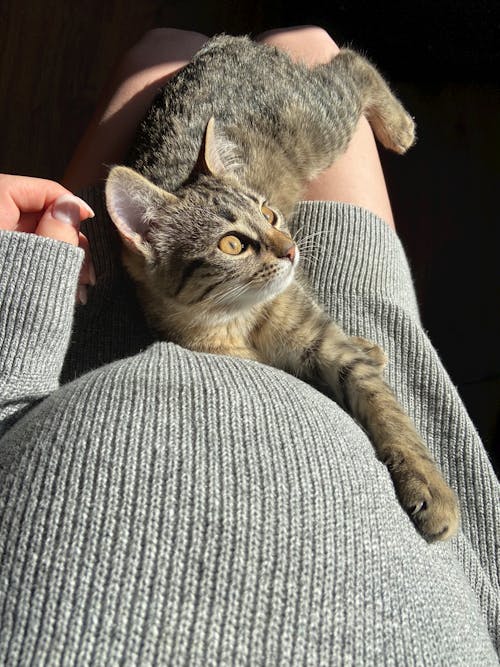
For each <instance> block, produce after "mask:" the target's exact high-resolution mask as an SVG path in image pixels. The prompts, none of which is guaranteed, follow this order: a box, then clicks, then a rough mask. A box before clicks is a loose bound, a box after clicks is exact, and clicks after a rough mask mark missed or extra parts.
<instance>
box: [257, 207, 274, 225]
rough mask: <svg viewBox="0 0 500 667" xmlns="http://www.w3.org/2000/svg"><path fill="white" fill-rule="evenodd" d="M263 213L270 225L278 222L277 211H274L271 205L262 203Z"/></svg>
mask: <svg viewBox="0 0 500 667" xmlns="http://www.w3.org/2000/svg"><path fill="white" fill-rule="evenodd" d="M260 210H261V211H262V215H263V216H264V217H265V219H266V220H267V221H268V223H269V224H270V225H275V224H276V222H277V218H276V213H275V212H274V211H272V210H271V209H270V208H269V207H267V206H265V205H264V204H263V205H262V207H261V209H260Z"/></svg>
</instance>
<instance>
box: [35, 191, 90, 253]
mask: <svg viewBox="0 0 500 667" xmlns="http://www.w3.org/2000/svg"><path fill="white" fill-rule="evenodd" d="M89 217H94V212H93V211H92V209H91V208H90V206H88V204H86V203H85V202H84V201H83V200H82V199H80V198H79V197H75V195H72V194H69V193H65V194H62V195H61V196H60V197H58V198H57V199H56V200H55V201H54V203H53V204H52V205H51V206H49V208H48V209H47V210H46V211H45V213H44V214H43V215H42V217H41V218H40V221H39V223H38V225H37V227H36V229H35V234H38V235H39V236H47V237H48V238H51V239H55V240H57V241H65V242H66V243H71V244H72V245H76V246H77V245H78V244H79V236H78V232H79V231H80V222H81V221H82V220H85V219H86V218H89Z"/></svg>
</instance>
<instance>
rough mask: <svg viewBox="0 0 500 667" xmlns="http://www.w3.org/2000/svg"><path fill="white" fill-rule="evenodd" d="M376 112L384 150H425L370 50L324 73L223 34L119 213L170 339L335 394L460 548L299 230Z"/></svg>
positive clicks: (111, 187)
mask: <svg viewBox="0 0 500 667" xmlns="http://www.w3.org/2000/svg"><path fill="white" fill-rule="evenodd" d="M362 114H364V115H365V116H366V117H367V118H368V119H369V121H370V123H371V125H372V127H373V129H374V131H375V134H376V135H377V137H378V139H379V140H380V141H381V142H382V143H383V144H384V146H386V147H388V148H391V149H392V150H395V151H397V152H400V153H403V152H404V151H405V150H406V149H407V148H408V147H409V146H410V145H411V144H412V143H413V140H414V125H413V121H412V120H411V118H410V117H409V116H408V114H407V113H406V112H405V110H404V109H403V107H402V106H401V104H400V103H399V102H398V101H397V100H396V98H395V97H394V96H393V94H392V93H391V92H390V90H389V88H388V87H387V85H386V83H385V82H384V80H383V79H382V78H381V76H380V75H379V74H378V72H377V71H376V70H375V68H374V67H373V66H372V65H371V64H370V63H368V62H367V61H366V60H365V59H364V58H362V57H361V56H360V55H358V54H357V53H354V52H353V51H350V50H342V51H341V52H340V53H339V55H338V56H337V57H335V58H334V59H333V60H332V61H331V62H330V63H328V64H326V65H319V66H317V67H315V68H314V69H312V70H310V69H307V68H306V67H305V66H303V65H301V64H295V63H292V61H291V60H290V59H289V58H288V56H287V55H285V54H284V53H282V52H280V51H278V50H276V49H274V48H272V47H269V46H265V45H259V44H256V43H254V42H252V41H250V40H249V39H248V38H246V37H229V36H218V37H215V38H213V39H212V40H210V41H209V42H208V43H207V44H206V45H205V46H204V47H203V48H202V49H201V51H199V52H198V53H197V54H196V56H195V57H194V58H193V60H192V61H191V63H189V64H188V65H187V66H186V67H185V68H184V69H183V70H181V71H180V72H179V73H178V74H177V75H176V76H175V77H174V78H172V79H171V80H170V81H169V82H168V83H167V85H166V86H165V87H164V88H163V90H162V91H161V92H160V94H159V96H158V97H157V99H156V100H155V102H154V103H153V106H152V108H151V109H150V111H149V112H148V114H147V116H146V118H145V120H144V122H143V123H142V125H141V127H140V129H139V132H138V136H137V139H136V142H135V144H134V147H133V149H132V152H131V154H130V156H129V159H128V165H129V166H128V167H124V166H118V167H115V168H114V169H112V170H111V172H110V174H109V177H108V181H107V185H106V197H107V205H108V210H109V213H110V215H111V218H112V220H113V221H114V223H115V225H116V227H117V229H118V231H119V233H120V235H121V238H122V241H123V251H124V252H123V258H124V263H125V265H126V267H127V269H128V271H129V272H130V274H131V276H132V277H133V279H134V280H135V282H136V284H137V288H138V293H139V297H140V299H141V301H142V304H143V306H144V309H145V312H146V313H147V316H148V317H149V319H150V321H151V323H152V324H153V326H154V327H155V328H156V329H157V330H158V332H159V333H160V335H161V336H163V337H164V338H166V339H168V340H171V341H175V342H176V343H179V344H180V345H183V346H185V347H187V348H190V349H192V350H198V351H202V352H212V353H216V354H229V355H236V356H239V357H244V358H246V359H253V360H256V361H260V362H263V363H266V364H270V365H273V366H276V367H278V368H281V369H284V370H286V371H289V372H291V373H293V374H295V375H298V376H299V377H301V378H303V379H305V380H307V381H311V382H314V383H316V384H318V383H319V384H322V385H324V387H325V388H326V389H327V391H328V392H329V393H330V394H331V395H333V397H334V398H335V399H336V400H337V401H338V402H339V403H340V404H341V405H343V406H344V407H345V408H346V409H348V410H349V411H350V412H351V414H352V415H353V416H354V418H355V419H356V420H358V421H359V423H360V424H361V425H362V426H363V427H364V428H365V429H366V431H367V432H368V433H369V435H370V437H371V440H372V442H373V444H374V447H375V450H376V453H377V456H378V457H379V458H380V459H381V460H382V461H384V462H385V463H386V465H387V466H388V468H389V470H390V472H391V474H392V479H393V481H394V485H395V488H396V492H397V494H398V497H399V500H400V502H401V504H402V506H403V507H404V509H405V510H406V511H407V512H408V514H409V515H410V517H411V518H412V520H413V521H414V523H415V525H416V526H417V528H418V529H419V530H420V532H421V533H422V535H423V536H424V537H425V538H427V539H428V540H429V541H432V540H439V539H446V538H448V537H449V536H451V535H452V534H453V533H454V532H455V530H456V528H457V524H458V510H457V504H456V500H455V497H454V494H453V492H452V491H451V489H450V488H449V487H448V486H447V484H446V483H445V481H444V480H443V478H442V477H441V475H440V473H439V472H438V470H437V468H436V466H435V464H434V462H433V461H432V459H431V457H430V454H429V453H428V451H427V449H426V447H425V445H424V444H423V442H422V440H421V438H420V436H419V435H418V433H417V432H416V430H415V427H414V425H413V424H412V422H411V420H410V418H409V417H408V416H407V415H406V414H405V413H404V411H403V409H402V408H401V406H400V405H399V403H398V402H397V400H396V398H395V396H394V394H393V392H392V391H391V389H390V388H389V387H388V385H387V384H386V383H385V382H384V380H383V378H382V370H383V367H384V365H385V355H384V353H383V352H382V350H381V349H380V348H379V347H377V346H376V345H375V344H374V343H371V342H369V341H367V340H364V339H362V338H354V337H349V336H347V335H346V334H345V333H344V332H343V331H342V330H341V329H340V327H339V326H338V325H337V324H335V323H334V322H332V321H331V320H330V319H329V317H328V316H327V315H326V314H325V313H324V312H323V310H322V309H321V308H320V307H319V306H318V305H317V304H316V303H315V301H314V299H313V298H312V296H311V295H310V293H309V291H308V289H307V287H306V285H305V283H304V280H303V279H302V278H301V277H300V276H299V274H298V271H297V264H298V260H299V249H298V247H297V245H296V244H295V241H294V240H293V239H292V238H291V236H290V232H289V230H288V228H287V224H286V219H287V217H288V216H289V215H290V214H291V212H292V211H293V208H294V206H295V204H296V203H297V201H298V200H299V199H300V196H301V193H302V191H303V188H304V185H305V183H306V182H307V181H309V180H311V179H312V178H314V177H315V176H316V175H317V174H319V173H320V172H321V171H322V170H324V169H325V168H326V167H328V166H329V165H331V164H332V163H333V162H334V160H335V159H336V158H337V157H338V156H339V155H340V154H342V152H343V151H344V150H345V149H346V147H347V145H348V143H349V140H350V138H351V136H352V134H353V131H354V129H355V127H356V124H357V122H358V120H359V118H360V116H361V115H362ZM130 167H133V169H131V168H130Z"/></svg>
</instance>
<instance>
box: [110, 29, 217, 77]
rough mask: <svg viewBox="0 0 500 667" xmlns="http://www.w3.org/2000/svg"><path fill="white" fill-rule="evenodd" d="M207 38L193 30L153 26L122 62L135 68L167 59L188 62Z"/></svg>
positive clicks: (149, 65)
mask: <svg viewBox="0 0 500 667" xmlns="http://www.w3.org/2000/svg"><path fill="white" fill-rule="evenodd" d="M207 40H208V37H207V35H203V34H202V33H199V32H194V31H192V30H179V29H177V28H152V29H151V30H148V31H147V32H145V33H144V35H142V37H141V38H140V39H139V41H138V42H136V43H135V44H134V45H133V46H132V48H131V49H129V51H127V53H126V54H125V55H124V57H123V59H122V62H124V63H125V64H126V65H127V66H128V67H130V68H133V69H139V68H147V67H151V66H152V65H156V64H159V63H161V62H167V61H178V62H187V61H189V60H191V58H192V57H193V56H194V54H195V53H196V52H197V51H198V50H199V49H200V48H201V47H202V46H203V44H204V43H205V42H206V41H207Z"/></svg>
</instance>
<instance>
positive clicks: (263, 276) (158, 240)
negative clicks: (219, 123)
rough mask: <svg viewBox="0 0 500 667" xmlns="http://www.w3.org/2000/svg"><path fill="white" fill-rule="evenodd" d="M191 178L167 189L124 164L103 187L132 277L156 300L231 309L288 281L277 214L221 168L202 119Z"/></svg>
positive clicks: (286, 244)
mask: <svg viewBox="0 0 500 667" xmlns="http://www.w3.org/2000/svg"><path fill="white" fill-rule="evenodd" d="M196 171H197V173H196V174H195V177H194V178H192V179H190V181H189V182H188V183H187V184H186V185H184V186H182V187H181V188H179V189H178V190H177V191H176V192H175V194H171V193H169V192H166V191H165V190H163V189H161V188H159V187H157V186H156V185H154V184H153V183H151V182H150V181H149V180H147V179H146V178H144V177H143V176H141V175H139V174H138V173H137V172H135V171H133V170H132V169H129V168H127V167H115V168H113V169H112V170H111V172H110V174H109V177H108V181H107V184H106V200H107V206H108V211H109V213H110V216H111V218H112V220H113V222H114V224H115V225H116V227H117V229H118V231H119V233H120V236H121V238H122V241H123V244H124V247H125V263H126V265H127V267H128V269H129V271H130V273H131V274H132V276H133V277H134V278H135V280H136V281H137V282H139V283H142V284H143V285H146V286H147V287H148V292H149V294H155V295H157V296H158V298H160V299H161V298H163V301H164V302H165V301H168V300H175V301H176V302H178V303H179V304H184V305H194V304H201V305H202V306H205V307H206V309H207V311H222V310H225V311H227V312H228V313H238V312H241V311H242V310H245V309H248V308H249V307H252V306H254V305H256V304H258V303H263V302H264V301H267V300H269V299H270V298H272V297H274V296H276V295H277V294H279V293H280V292H282V291H283V290H284V289H286V287H287V286H288V285H289V284H290V283H291V281H292V279H293V276H294V272H295V268H296V265H297V261H298V255H299V252H298V249H297V247H296V245H295V243H294V241H293V240H292V238H291V236H290V233H289V231H288V229H287V227H286V223H285V220H284V218H283V216H282V215H281V213H280V212H279V211H278V210H276V209H275V208H273V207H272V205H270V204H268V203H267V202H266V201H265V200H264V197H261V196H260V195H259V194H257V193H255V192H253V191H251V190H249V189H248V188H246V187H243V186H242V185H241V184H240V183H239V182H238V180H237V179H236V178H234V177H233V176H232V175H231V174H230V173H227V170H226V169H225V167H224V165H223V164H222V161H221V159H220V155H219V152H218V151H217V147H216V145H215V141H214V137H213V122H212V121H210V123H209V125H208V127H207V131H206V135H205V140H204V145H203V147H202V151H201V153H200V159H199V160H198V165H197V168H196Z"/></svg>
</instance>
